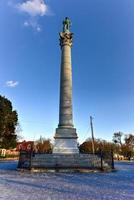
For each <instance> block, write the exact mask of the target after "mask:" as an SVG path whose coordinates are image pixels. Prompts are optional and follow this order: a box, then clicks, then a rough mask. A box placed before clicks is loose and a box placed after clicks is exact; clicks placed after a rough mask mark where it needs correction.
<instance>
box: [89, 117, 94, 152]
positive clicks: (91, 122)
mask: <svg viewBox="0 0 134 200" xmlns="http://www.w3.org/2000/svg"><path fill="white" fill-rule="evenodd" d="M92 120H93V117H92V116H90V126H91V135H92V150H93V154H94V153H95V148H94V131H93V121H92Z"/></svg>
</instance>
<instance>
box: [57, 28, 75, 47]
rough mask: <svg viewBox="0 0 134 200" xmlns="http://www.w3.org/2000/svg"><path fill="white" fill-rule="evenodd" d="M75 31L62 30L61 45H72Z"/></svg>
mask: <svg viewBox="0 0 134 200" xmlns="http://www.w3.org/2000/svg"><path fill="white" fill-rule="evenodd" d="M72 42H73V33H70V32H68V33H67V32H60V46H61V48H62V46H64V45H68V46H70V47H72Z"/></svg>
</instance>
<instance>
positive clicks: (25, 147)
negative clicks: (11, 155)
mask: <svg viewBox="0 0 134 200" xmlns="http://www.w3.org/2000/svg"><path fill="white" fill-rule="evenodd" d="M33 146H34V142H33V141H25V140H24V141H23V142H18V144H17V147H16V151H31V150H32V149H33Z"/></svg>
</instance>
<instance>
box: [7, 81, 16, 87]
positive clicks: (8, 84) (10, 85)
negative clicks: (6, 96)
mask: <svg viewBox="0 0 134 200" xmlns="http://www.w3.org/2000/svg"><path fill="white" fill-rule="evenodd" d="M18 84H19V82H18V81H7V82H6V86H7V87H10V88H14V87H16V86H17V85H18Z"/></svg>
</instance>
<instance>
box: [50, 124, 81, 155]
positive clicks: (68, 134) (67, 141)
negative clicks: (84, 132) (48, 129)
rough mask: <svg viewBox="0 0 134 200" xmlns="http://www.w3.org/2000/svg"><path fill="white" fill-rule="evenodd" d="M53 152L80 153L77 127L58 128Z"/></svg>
mask: <svg viewBox="0 0 134 200" xmlns="http://www.w3.org/2000/svg"><path fill="white" fill-rule="evenodd" d="M54 138H55V141H54V147H53V153H54V154H55V153H56V154H77V153H79V149H78V143H77V134H76V129H75V128H65V127H64V128H61V127H60V128H57V129H56V134H55V137H54Z"/></svg>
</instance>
